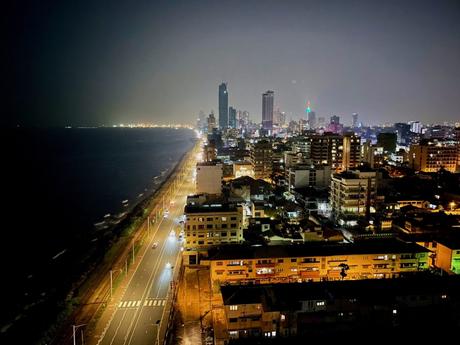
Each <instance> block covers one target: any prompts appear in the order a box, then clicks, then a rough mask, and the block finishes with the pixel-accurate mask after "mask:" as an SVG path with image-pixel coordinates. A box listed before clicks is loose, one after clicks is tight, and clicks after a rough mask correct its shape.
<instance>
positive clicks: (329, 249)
mask: <svg viewBox="0 0 460 345" xmlns="http://www.w3.org/2000/svg"><path fill="white" fill-rule="evenodd" d="M382 242H386V243H382ZM382 242H380V241H369V242H358V243H354V244H348V245H346V246H344V245H343V244H329V243H327V244H324V243H309V244H303V245H295V246H292V245H287V246H270V247H246V246H244V247H243V246H232V247H231V248H225V247H222V248H220V251H219V252H217V253H216V254H215V255H212V254H211V253H210V258H209V261H206V263H208V264H209V266H210V274H211V281H212V282H216V283H220V284H224V283H228V284H242V283H245V284H246V283H254V284H268V283H297V282H308V281H324V280H329V281H330V280H359V279H375V278H397V277H400V276H401V275H404V274H405V273H410V272H417V271H421V270H426V269H428V260H429V257H428V254H429V252H430V251H429V250H428V249H426V248H423V247H421V246H418V245H416V244H409V243H404V242H400V241H388V240H387V241H382Z"/></svg>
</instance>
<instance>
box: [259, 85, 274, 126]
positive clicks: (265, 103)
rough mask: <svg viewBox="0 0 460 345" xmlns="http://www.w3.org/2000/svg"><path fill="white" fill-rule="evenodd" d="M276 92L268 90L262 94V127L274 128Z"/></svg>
mask: <svg viewBox="0 0 460 345" xmlns="http://www.w3.org/2000/svg"><path fill="white" fill-rule="evenodd" d="M274 98H275V93H274V92H273V91H270V90H269V91H267V92H265V93H263V94H262V128H263V129H266V130H271V129H273V103H274Z"/></svg>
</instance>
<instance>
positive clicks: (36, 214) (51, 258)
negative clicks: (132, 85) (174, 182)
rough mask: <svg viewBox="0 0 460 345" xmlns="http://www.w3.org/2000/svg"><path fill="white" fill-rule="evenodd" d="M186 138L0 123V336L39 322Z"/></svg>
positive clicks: (189, 137) (179, 133)
mask: <svg viewBox="0 0 460 345" xmlns="http://www.w3.org/2000/svg"><path fill="white" fill-rule="evenodd" d="M194 138H195V133H194V132H193V131H192V130H188V129H177V130H176V129H166V128H161V129H160V128H152V129H141V128H75V129H73V128H72V129H70V128H66V129H64V128H59V129H20V128H18V129H2V130H1V137H0V144H1V148H2V152H3V154H2V157H1V159H2V165H1V166H2V168H1V169H2V170H3V174H2V175H3V178H2V179H3V188H2V196H1V197H2V199H3V202H2V206H1V208H2V220H1V222H2V227H1V228H2V234H1V236H2V248H1V250H0V252H1V256H0V258H1V266H2V269H1V272H2V273H1V274H2V279H1V280H2V284H1V285H2V294H1V296H3V302H2V313H1V318H0V327H1V328H0V332H1V333H0V339H2V337H6V336H8V335H9V337H10V336H11V335H14V336H15V337H16V336H17V335H19V334H21V335H23V334H22V333H21V332H23V330H24V329H26V328H27V329H28V331H29V332H31V335H30V337H29V339H28V340H32V339H34V336H33V335H32V334H33V333H34V331H35V332H36V333H39V332H41V331H42V330H43V329H44V328H46V323H47V322H49V319H50V318H52V317H53V312H58V311H59V307H60V306H59V303H58V302H59V301H61V300H62V299H63V297H65V296H64V295H63V294H64V293H65V291H66V290H68V289H69V287H70V286H71V284H72V282H73V281H75V280H78V278H79V277H80V276H81V274H82V267H84V265H85V264H87V261H86V260H88V258H89V257H90V256H91V255H92V253H94V252H96V251H97V250H98V248H100V247H102V246H104V245H105V246H106V245H107V241H109V240H110V229H111V226H112V225H113V224H115V223H118V222H120V221H121V220H122V219H123V217H125V215H126V213H127V212H129V210H130V209H132V208H133V207H134V205H136V204H137V203H139V202H140V201H141V200H143V199H144V198H146V197H147V196H149V195H151V194H152V192H153V191H154V190H155V189H156V188H157V187H158V185H159V184H160V183H161V181H162V180H163V179H164V178H165V177H166V176H167V175H168V173H169V172H170V171H171V170H172V169H173V167H174V166H175V164H176V163H177V162H178V161H179V159H180V158H181V157H182V155H183V154H184V153H186V152H187V151H188V150H190V149H191V147H192V146H193V144H194ZM82 263H83V264H82ZM46 316H48V318H47V317H46ZM37 335H38V334H37ZM37 335H35V336H37Z"/></svg>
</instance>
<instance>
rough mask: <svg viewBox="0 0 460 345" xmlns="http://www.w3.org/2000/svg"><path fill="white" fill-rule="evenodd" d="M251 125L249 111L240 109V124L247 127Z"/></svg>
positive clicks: (241, 126)
mask: <svg viewBox="0 0 460 345" xmlns="http://www.w3.org/2000/svg"><path fill="white" fill-rule="evenodd" d="M248 125H249V111H247V110H244V111H243V110H239V111H238V126H239V127H240V128H245V127H247V126H248Z"/></svg>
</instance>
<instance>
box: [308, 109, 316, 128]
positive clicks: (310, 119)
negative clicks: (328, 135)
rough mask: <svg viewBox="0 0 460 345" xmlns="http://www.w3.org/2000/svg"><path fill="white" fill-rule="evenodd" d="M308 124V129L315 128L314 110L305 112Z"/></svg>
mask: <svg viewBox="0 0 460 345" xmlns="http://www.w3.org/2000/svg"><path fill="white" fill-rule="evenodd" d="M307 120H308V126H309V127H310V129H315V128H316V113H315V112H314V111H311V110H310V111H309V112H307Z"/></svg>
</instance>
